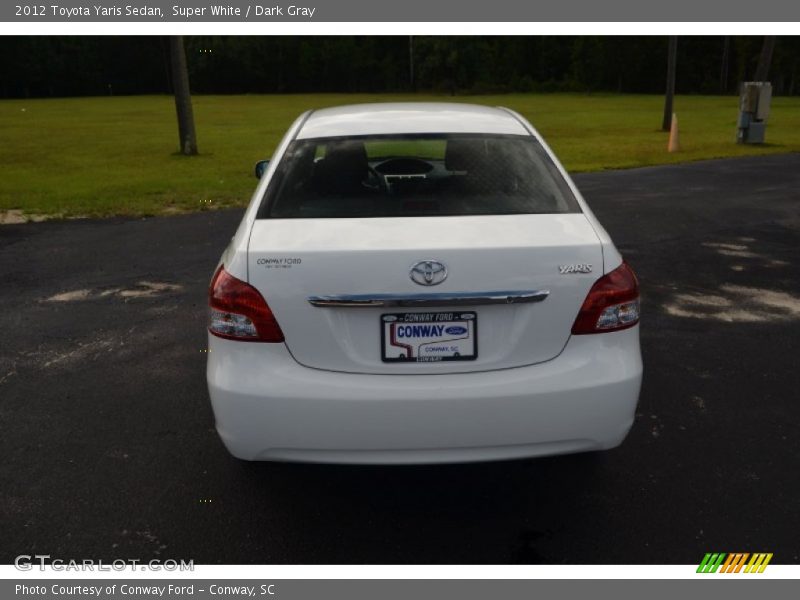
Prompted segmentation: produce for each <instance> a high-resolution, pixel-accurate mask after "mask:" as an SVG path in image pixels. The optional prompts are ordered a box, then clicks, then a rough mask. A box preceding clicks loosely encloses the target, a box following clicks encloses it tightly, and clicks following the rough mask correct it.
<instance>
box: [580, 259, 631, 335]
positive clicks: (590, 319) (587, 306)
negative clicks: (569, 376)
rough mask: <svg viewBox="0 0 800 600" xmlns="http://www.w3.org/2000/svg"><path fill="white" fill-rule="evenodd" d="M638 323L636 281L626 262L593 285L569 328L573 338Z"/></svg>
mask: <svg viewBox="0 0 800 600" xmlns="http://www.w3.org/2000/svg"><path fill="white" fill-rule="evenodd" d="M638 322H639V282H638V281H637V280H636V274H635V273H634V272H633V269H631V267H630V266H629V265H628V263H626V262H623V263H622V264H621V265H620V266H619V267H617V268H616V269H614V270H613V271H611V272H610V273H608V274H607V275H603V276H602V277H601V278H600V279H598V280H597V281H595V282H594V285H593V286H592V289H591V290H589V295H588V296H586V300H584V301H583V306H581V310H580V312H579V313H578V316H577V318H576V319H575V323H574V324H573V325H572V333H573V334H574V335H583V334H587V333H605V332H607V331H619V330H620V329H627V328H628V327H633V326H634V325H636V324H637V323H638Z"/></svg>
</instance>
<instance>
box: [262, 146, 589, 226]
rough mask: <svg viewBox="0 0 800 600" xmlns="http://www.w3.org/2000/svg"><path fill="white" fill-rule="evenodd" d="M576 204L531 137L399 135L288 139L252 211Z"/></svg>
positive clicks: (399, 212)
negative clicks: (289, 143)
mask: <svg viewBox="0 0 800 600" xmlns="http://www.w3.org/2000/svg"><path fill="white" fill-rule="evenodd" d="M570 212H580V207H579V206H578V203H577V201H576V200H575V198H574V196H573V194H572V192H571V191H570V189H569V187H568V186H567V184H566V182H565V181H564V178H563V177H562V176H561V174H560V173H559V172H558V169H556V167H555V165H554V164H553V162H552V161H551V160H550V159H549V157H548V156H547V154H546V153H545V152H544V149H543V148H542V147H541V145H540V144H539V143H538V142H537V141H536V139H535V138H533V137H531V136H492V135H402V136H368V137H352V138H320V139H307V140H295V141H293V142H292V143H291V145H290V146H289V148H288V149H287V151H286V153H285V154H284V156H283V159H282V160H281V162H280V164H279V165H278V167H277V170H276V172H275V174H274V176H273V179H272V181H271V182H270V185H269V187H268V189H267V193H266V195H265V197H264V200H263V202H262V204H261V207H260V210H259V215H258V216H259V218H272V219H302V218H309V219H310V218H337V217H338V218H346V217H427V216H454V215H508V214H543V213H570Z"/></svg>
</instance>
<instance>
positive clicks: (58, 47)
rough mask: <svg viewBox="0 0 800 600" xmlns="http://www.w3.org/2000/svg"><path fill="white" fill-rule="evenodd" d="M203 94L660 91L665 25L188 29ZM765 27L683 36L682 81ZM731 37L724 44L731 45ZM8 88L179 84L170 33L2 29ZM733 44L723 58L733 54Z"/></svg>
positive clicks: (724, 79)
mask: <svg viewBox="0 0 800 600" xmlns="http://www.w3.org/2000/svg"><path fill="white" fill-rule="evenodd" d="M185 40H186V50H187V57H188V62H189V70H190V76H191V81H192V89H193V91H194V92H196V93H202V94H243V93H249V94H253V93H255V94H262V93H321V92H326V93H330V92H343V93H377V92H393V93H397V92H409V91H413V90H412V89H411V81H410V74H409V71H410V59H409V49H410V46H411V45H413V55H414V66H415V83H416V85H415V89H416V90H427V91H432V92H436V93H444V94H455V93H471V94H482V93H500V92H527V91H553V92H557V91H562V92H563V91H576V92H598V91H606V92H625V93H648V94H650V93H662V92H663V91H664V84H665V69H666V56H667V37H666V36H414V37H413V44H412V39H411V38H409V36H319V37H308V36H291V37H282V36H189V37H186V38H185ZM762 40H763V37H761V36H749V37H747V36H680V37H679V39H678V74H677V91H678V93H681V94H696V93H699V94H719V93H735V92H736V89H737V85H738V82H740V81H742V80H744V79H747V78H748V77H752V76H753V73H754V71H755V68H756V64H757V61H758V55H759V52H760V49H761V43H762ZM726 48H727V49H728V51H727V54H726V51H725V49H726ZM0 53H2V56H3V61H0V97H5V98H31V97H62V96H102V95H112V94H113V95H127V94H165V93H170V92H171V83H170V74H169V61H168V45H167V43H166V41H165V38H162V37H142V36H103V37H85V36H48V37H13V36H0ZM726 56H727V60H726V59H725V57H726ZM770 79H771V81H772V83H773V88H774V91H775V93H776V94H778V95H793V94H800V37H779V38H778V40H777V43H776V46H775V53H774V57H773V62H772V70H771V72H770Z"/></svg>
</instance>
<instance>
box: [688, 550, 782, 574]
mask: <svg viewBox="0 0 800 600" xmlns="http://www.w3.org/2000/svg"><path fill="white" fill-rule="evenodd" d="M748 559H749V560H748ZM771 560H772V553H771V552H769V553H767V552H756V553H754V554H750V553H749V552H734V553H731V554H726V553H725V552H708V553H706V555H705V556H704V557H703V560H702V561H700V565H699V566H698V567H697V572H698V573H716V572H717V571H719V572H720V573H763V572H764V569H766V568H767V565H768V564H769V562H770V561H771Z"/></svg>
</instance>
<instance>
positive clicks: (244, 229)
mask: <svg viewBox="0 0 800 600" xmlns="http://www.w3.org/2000/svg"><path fill="white" fill-rule="evenodd" d="M261 171H263V173H262V172H261ZM257 174H259V175H260V176H261V180H260V183H259V185H258V187H257V189H256V192H255V194H254V195H253V198H252V200H251V202H250V205H249V207H248V209H247V211H246V213H245V215H244V218H243V219H242V222H241V224H240V225H239V228H238V230H237V231H236V234H235V235H234V237H233V239H232V240H231V243H230V245H229V246H228V247H227V249H226V250H225V251H224V253H223V255H222V258H221V260H220V262H219V265H218V267H217V269H216V272H215V273H214V275H213V278H212V280H211V285H210V289H209V323H208V331H209V336H208V339H209V354H208V366H207V378H208V388H209V393H210V396H211V402H212V405H213V409H214V414H215V417H216V426H217V431H218V432H219V435H220V437H221V438H222V440H223V442H224V443H225V446H226V447H227V448H228V450H229V451H230V452H231V453H232V454H233V455H234V456H236V457H238V458H241V459H245V460H288V461H310V462H335V463H433V462H459V461H477V460H492V459H508V458H519V457H532V456H542V455H550V454H561V453H570V452H581V451H591V450H603V449H607V448H612V447H615V446H617V445H619V444H620V443H621V442H622V440H623V439H624V438H625V436H626V434H627V432H628V430H629V429H630V427H631V424H632V422H633V418H634V411H635V407H636V403H637V400H638V395H639V388H640V383H641V377H642V362H641V355H640V351H639V326H638V323H639V287H638V283H637V280H636V276H635V275H634V273H633V271H632V270H631V267H630V266H628V264H627V263H625V262H624V261H623V259H622V257H621V256H620V254H619V252H618V251H617V249H616V248H615V247H614V245H613V243H612V241H611V239H610V238H609V236H608V234H607V233H606V231H605V230H604V229H603V227H602V226H601V225H600V224H599V223H598V222H597V220H596V219H595V217H594V215H593V214H592V212H591V210H590V209H589V207H588V206H587V205H586V203H585V201H584V200H583V198H582V197H581V195H580V193H579V192H578V190H577V188H576V187H575V185H574V184H573V183H572V181H571V180H570V178H569V176H568V175H567V173H566V172H565V171H564V169H563V167H562V166H561V165H560V164H559V162H558V160H557V159H556V157H555V156H554V155H553V153H552V151H551V150H550V149H549V148H548V146H547V145H546V144H545V142H544V141H543V140H542V138H541V136H540V135H539V134H538V133H537V132H536V131H535V130H534V128H533V127H532V126H531V125H530V124H529V123H528V122H527V121H526V120H525V119H524V118H523V117H521V116H520V115H519V114H517V113H515V112H513V111H511V110H507V109H504V108H488V107H483V106H471V105H466V104H445V103H442V104H437V103H430V104H427V103H426V104H423V103H409V104H373V105H357V106H345V107H339V108H329V109H324V110H319V111H309V112H307V113H305V114H303V115H302V116H300V117H299V118H298V119H297V121H295V123H294V124H293V125H292V126H291V128H290V129H289V131H288V133H287V134H286V136H285V137H284V139H283V141H282V142H281V144H280V146H279V147H278V149H277V151H276V152H275V154H274V157H273V160H271V161H270V162H269V164H268V165H267V164H266V161H262V163H259V164H258V165H257Z"/></svg>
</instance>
